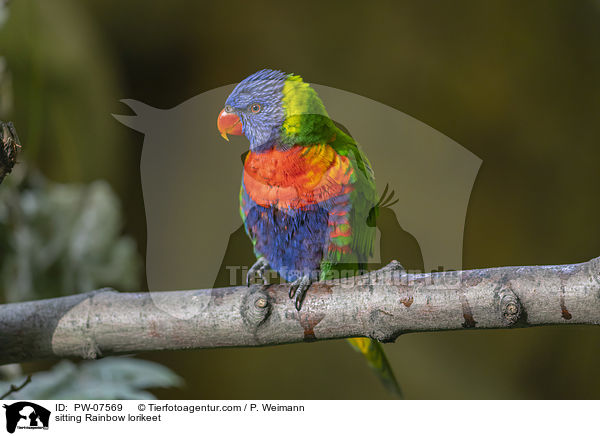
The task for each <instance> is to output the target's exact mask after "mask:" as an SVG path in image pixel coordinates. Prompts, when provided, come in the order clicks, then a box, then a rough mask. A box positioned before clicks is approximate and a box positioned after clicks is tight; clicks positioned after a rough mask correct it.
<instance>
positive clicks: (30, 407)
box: [3, 401, 50, 433]
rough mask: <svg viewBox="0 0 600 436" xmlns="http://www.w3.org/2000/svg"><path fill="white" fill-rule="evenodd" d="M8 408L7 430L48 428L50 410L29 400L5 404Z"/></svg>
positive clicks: (12, 431)
mask: <svg viewBox="0 0 600 436" xmlns="http://www.w3.org/2000/svg"><path fill="white" fill-rule="evenodd" d="M3 407H4V408H5V409H6V431H8V432H9V433H14V432H15V430H16V429H17V428H19V429H21V428H22V429H40V428H42V429H47V428H48V424H49V421H50V411H49V410H48V409H46V408H44V407H42V406H39V405H37V404H35V403H31V402H29V401H19V402H17V403H13V404H10V405H6V404H5V405H3Z"/></svg>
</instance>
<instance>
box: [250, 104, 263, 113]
mask: <svg viewBox="0 0 600 436" xmlns="http://www.w3.org/2000/svg"><path fill="white" fill-rule="evenodd" d="M260 109H261V107H260V105H259V104H258V103H254V104H253V105H252V106H250V110H251V111H252V113H253V114H257V113H259V112H260Z"/></svg>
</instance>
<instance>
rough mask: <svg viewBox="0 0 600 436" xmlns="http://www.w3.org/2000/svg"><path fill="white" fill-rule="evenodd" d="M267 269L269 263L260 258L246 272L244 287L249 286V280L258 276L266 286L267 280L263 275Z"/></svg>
mask: <svg viewBox="0 0 600 436" xmlns="http://www.w3.org/2000/svg"><path fill="white" fill-rule="evenodd" d="M267 268H269V262H267V259H265V258H264V257H260V258H259V259H258V260H257V261H256V262H255V263H254V265H252V267H250V269H249V270H248V274H247V275H246V285H248V286H250V280H252V278H253V277H255V276H258V277H259V278H260V279H261V280H262V282H263V284H265V285H266V284H268V283H269V280H268V278H267V275H266V274H265V272H266V270H267Z"/></svg>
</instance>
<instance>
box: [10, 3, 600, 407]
mask: <svg viewBox="0 0 600 436" xmlns="http://www.w3.org/2000/svg"><path fill="white" fill-rule="evenodd" d="M599 47H600V1H597V0H589V1H584V0H578V1H571V2H567V1H560V0H556V1H547V0H543V1H527V2H520V1H487V2H480V1H475V0H473V1H454V2H449V1H431V2H417V1H410V2H408V1H397V2H391V1H390V2H371V3H367V2H358V1H346V2H310V1H305V2H302V3H294V4H293V5H292V6H289V5H286V4H284V3H283V2H270V3H269V2H264V3H256V2H237V1H233V0H232V1H228V2H209V3H208V2H207V3H204V2H190V1H182V0H172V1H170V2H163V3H160V2H156V3H150V2H144V1H141V0H129V1H127V2H121V1H116V0H85V1H78V0H54V1H52V2H47V1H43V0H18V1H13V2H11V3H10V10H9V15H8V17H7V19H6V22H5V24H4V26H3V27H2V28H1V29H0V56H2V57H3V58H4V64H3V67H2V69H1V70H0V71H2V81H1V82H0V92H1V94H0V119H3V120H6V119H9V120H12V121H14V123H15V125H16V127H17V130H18V132H19V136H20V138H21V141H22V143H23V145H24V147H25V148H24V153H23V155H22V157H21V159H22V160H23V161H25V162H26V163H27V164H28V165H29V166H31V167H35V168H38V169H39V170H40V172H41V173H42V174H43V175H45V176H46V177H47V178H48V179H50V180H52V181H56V182H64V183H81V182H85V183H88V182H91V181H94V180H97V179H104V180H106V181H107V182H108V183H109V184H110V186H112V188H113V189H114V190H115V192H116V193H117V195H118V197H119V199H120V201H121V203H122V205H123V225H124V228H123V233H124V234H126V235H130V236H131V237H133V238H134V240H135V241H136V242H137V250H138V251H139V253H140V255H142V256H143V255H144V252H145V215H144V204H143V198H142V194H141V182H140V171H139V157H140V154H141V145H142V141H143V137H142V136H141V135H140V134H138V133H135V132H133V131H131V130H129V129H127V128H126V127H124V126H123V125H121V124H119V123H118V122H117V121H116V120H114V119H113V118H112V117H111V115H110V114H111V113H123V112H124V109H123V106H122V105H121V104H120V103H119V100H120V99H122V98H133V99H137V100H141V101H143V102H146V103H148V104H150V105H152V106H155V107H159V108H170V107H172V106H175V105H177V104H179V103H181V102H182V101H184V100H186V99H188V98H190V97H192V96H195V95H197V94H199V93H201V92H204V91H208V90H210V89H213V88H216V87H219V86H223V85H226V84H230V83H234V82H238V81H239V80H240V79H242V78H243V77H245V76H247V75H248V74H250V73H252V72H254V71H256V70H258V69H260V68H265V67H271V68H279V69H282V70H285V71H288V72H295V73H299V74H302V75H303V76H304V77H305V78H306V79H307V80H308V81H310V82H314V83H319V84H324V85H329V86H333V87H336V88H340V89H344V90H347V91H350V92H353V93H356V94H360V95H364V96H367V97H369V98H371V99H374V100H377V101H380V102H382V103H384V104H386V105H389V106H391V107H394V108H396V109H398V110H400V111H402V112H405V113H407V114H409V115H411V116H413V117H415V118H417V119H419V120H421V121H423V122H424V123H426V124H428V125H429V126H431V127H433V128H434V129H436V130H438V131H440V132H442V133H444V134H445V135H447V136H449V137H451V138H452V139H454V140H455V141H457V142H458V143H459V144H461V145H462V146H464V147H465V148H467V149H468V150H470V151H472V152H473V153H475V154H476V155H477V156H479V157H480V158H481V159H482V160H483V165H482V167H481V169H480V171H479V175H478V177H477V180H476V183H475V186H474V189H473V193H472V196H471V201H470V205H469V209H468V213H467V220H466V227H465V239H464V259H463V266H464V267H465V268H480V267H491V266H504V265H532V264H559V263H573V262H580V261H585V260H588V259H590V258H592V257H595V256H599V255H600V226H599V225H598V222H597V220H598V217H599V215H600V203H599V200H598V199H599V198H600V171H598V168H597V166H598V163H599V161H600V122H598V118H599V116H600V81H599V78H600V50H599ZM386 127H387V128H389V129H390V134H397V132H394V131H393V126H386ZM11 177H12V176H11ZM9 179H10V177H9ZM3 188H4V185H2V187H0V190H1V189H3ZM400 260H401V259H400ZM142 271H143V268H140V269H139V280H138V281H139V286H140V287H141V288H142V289H144V276H143V273H142ZM127 283H131V281H130V282H127ZM111 284H112V283H106V285H111ZM3 286H4V285H3ZM5 290H6V289H5ZM121 290H124V291H127V290H136V289H123V288H122V287H121ZM599 345H600V331H599V330H598V329H597V328H593V327H583V326H568V327H545V328H532V329H520V330H511V331H489V332H486V331H477V332H474V331H464V332H462V331H461V332H442V333H418V334H408V335H405V336H402V337H400V338H399V339H398V340H397V341H396V343H394V344H390V345H386V351H387V352H388V355H389V358H390V360H391V361H392V363H393V366H394V368H395V370H396V372H397V376H398V378H399V380H400V383H401V384H402V386H403V388H404V390H405V394H406V396H407V398H410V399H425V398H427V399H467V398H478V399H509V398H510V399H549V398H582V399H588V398H599V397H600V377H599V376H598V374H597V369H598V367H599V366H600V348H599ZM137 357H141V358H144V359H148V360H153V361H157V362H160V363H163V364H165V365H166V366H168V367H169V368H171V369H172V370H174V371H175V372H176V373H177V374H179V375H180V376H181V377H182V378H183V379H184V380H185V383H186V384H185V387H182V388H171V389H156V390H154V391H153V392H154V393H155V394H156V395H157V396H158V397H159V398H161V399H168V398H179V399H183V398H195V399H200V398H231V399H234V398H277V399H293V398H302V399H374V398H388V396H387V394H386V393H385V391H384V390H383V388H381V387H380V386H379V384H378V383H377V381H376V380H375V379H374V377H373V376H372V375H371V373H370V371H369V369H368V368H367V367H366V365H364V363H363V362H362V360H361V357H360V356H359V355H358V354H357V353H354V352H353V351H352V350H351V349H350V348H349V347H348V346H347V345H346V344H345V343H344V342H343V341H333V342H320V343H314V344H300V345H286V346H279V347H269V348H260V349H217V350H200V351H181V352H161V353H147V354H144V355H140V356H137ZM51 363H52V362H47V363H36V364H29V365H27V366H26V369H27V370H34V369H42V368H46V367H48V366H50V365H51Z"/></svg>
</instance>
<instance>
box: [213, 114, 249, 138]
mask: <svg viewBox="0 0 600 436" xmlns="http://www.w3.org/2000/svg"><path fill="white" fill-rule="evenodd" d="M226 109H227V108H225V109H223V110H222V111H221V113H220V114H219V118H217V127H218V129H219V132H221V136H222V137H223V138H225V140H227V141H229V138H228V137H227V135H228V134H229V135H243V132H242V121H241V120H240V117H238V116H237V115H236V114H235V112H232V111H227V110H226Z"/></svg>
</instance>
